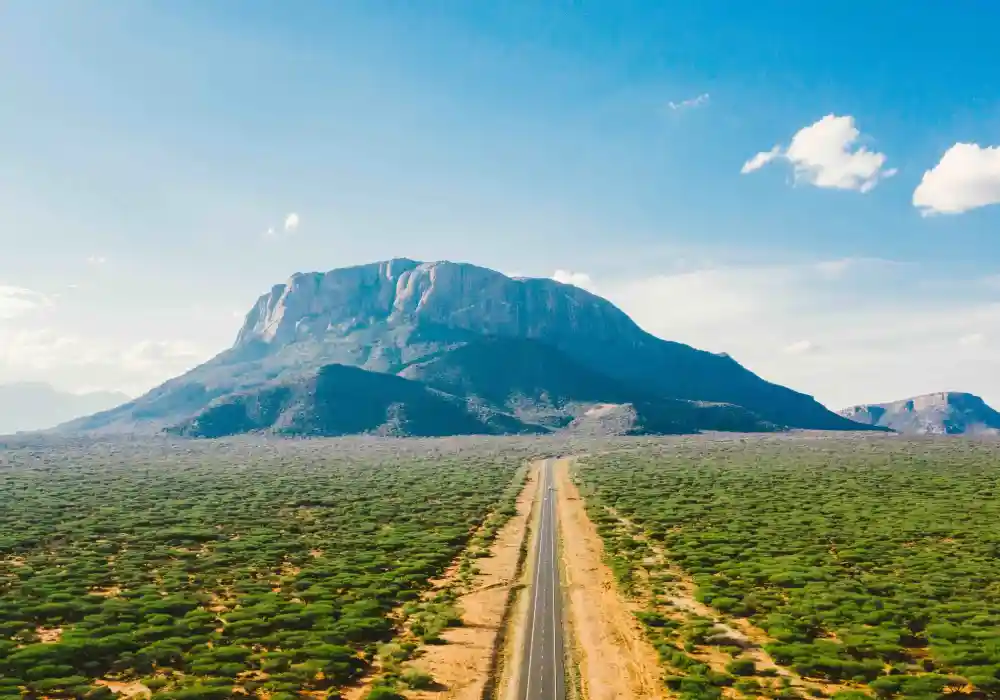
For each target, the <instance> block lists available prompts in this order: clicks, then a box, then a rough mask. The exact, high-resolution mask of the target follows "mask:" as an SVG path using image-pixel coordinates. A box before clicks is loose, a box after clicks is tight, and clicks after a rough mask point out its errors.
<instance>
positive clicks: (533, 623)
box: [518, 459, 566, 700]
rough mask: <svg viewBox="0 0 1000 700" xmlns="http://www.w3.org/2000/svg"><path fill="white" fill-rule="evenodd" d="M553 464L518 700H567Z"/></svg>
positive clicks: (545, 477) (545, 487)
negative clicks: (557, 558) (557, 559)
mask: <svg viewBox="0 0 1000 700" xmlns="http://www.w3.org/2000/svg"><path fill="white" fill-rule="evenodd" d="M552 463H553V460H550V459H547V460H545V461H544V462H543V463H542V474H541V479H542V481H541V485H542V491H541V496H542V511H541V515H540V517H539V519H538V523H539V525H538V540H537V549H536V553H535V567H534V579H533V581H532V584H531V588H530V589H529V594H530V595H531V598H530V599H529V601H528V627H527V629H528V634H527V642H526V644H527V646H526V647H525V649H524V653H523V655H522V658H521V674H520V675H521V683H520V686H521V687H520V689H519V693H518V698H521V699H523V700H564V698H565V697H566V688H565V687H564V676H563V624H562V592H561V591H560V589H559V565H558V562H557V561H556V551H557V550H556V507H555V502H556V499H555V493H554V492H553V491H552V486H553V483H552Z"/></svg>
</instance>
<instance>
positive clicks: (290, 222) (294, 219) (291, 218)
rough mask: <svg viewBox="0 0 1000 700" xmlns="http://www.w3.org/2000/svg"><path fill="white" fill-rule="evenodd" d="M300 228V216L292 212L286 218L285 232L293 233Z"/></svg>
mask: <svg viewBox="0 0 1000 700" xmlns="http://www.w3.org/2000/svg"><path fill="white" fill-rule="evenodd" d="M298 227H299V215H298V214H296V213H295V212H292V213H291V214H289V215H288V216H286V217H285V232H286V233H292V232H293V231H295V230H296V229H297V228H298Z"/></svg>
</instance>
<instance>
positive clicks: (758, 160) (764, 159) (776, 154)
mask: <svg viewBox="0 0 1000 700" xmlns="http://www.w3.org/2000/svg"><path fill="white" fill-rule="evenodd" d="M781 157H782V154H781V146H775V147H774V148H772V149H771V150H770V151H761V152H760V153H758V154H757V155H755V156H754V157H753V158H751V159H750V160H748V161H747V162H746V163H744V164H743V167H742V168H740V173H742V174H743V175H746V174H747V173H752V172H753V171H754V170H760V169H761V168H763V167H764V166H765V165H767V164H768V163H770V162H771V161H772V160H774V159H775V158H781Z"/></svg>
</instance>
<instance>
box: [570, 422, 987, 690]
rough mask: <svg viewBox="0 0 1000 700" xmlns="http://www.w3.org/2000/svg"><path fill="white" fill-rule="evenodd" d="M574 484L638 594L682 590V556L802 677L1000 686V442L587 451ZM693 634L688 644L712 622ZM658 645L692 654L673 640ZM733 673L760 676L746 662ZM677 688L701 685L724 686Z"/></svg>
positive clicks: (711, 595)
mask: <svg viewBox="0 0 1000 700" xmlns="http://www.w3.org/2000/svg"><path fill="white" fill-rule="evenodd" d="M575 478H576V479H577V480H578V482H579V483H580V485H581V491H582V493H583V495H584V497H585V498H586V499H587V501H588V507H589V509H590V512H591V513H592V517H594V519H595V521H596V522H597V525H598V530H599V531H600V532H601V534H602V536H603V537H604V539H605V542H606V546H607V547H608V549H609V550H610V551H609V560H610V562H611V564H612V566H613V567H614V569H615V573H616V575H617V576H618V578H619V581H620V582H621V583H622V585H623V587H624V588H625V589H626V590H628V589H629V586H630V585H632V583H633V582H634V581H636V580H642V581H648V582H650V584H651V585H652V587H653V590H654V593H655V592H657V591H659V592H660V593H664V592H667V593H669V591H670V587H671V580H672V578H673V577H674V576H673V573H675V572H671V571H668V570H667V569H669V568H671V567H672V566H677V567H679V568H680V569H681V570H682V571H683V572H684V573H685V574H686V575H689V576H690V577H692V578H693V580H694V582H695V584H696V591H697V592H696V595H697V598H698V599H699V600H700V601H701V602H703V603H706V604H708V605H710V606H712V607H713V608H714V609H715V610H717V611H719V612H720V613H722V615H723V617H725V616H730V617H745V618H749V619H750V620H751V621H752V622H753V623H754V624H755V625H757V626H758V627H760V628H761V629H763V630H764V631H765V632H766V633H767V634H768V636H769V637H770V639H772V640H773V641H772V643H770V644H768V645H766V647H765V648H766V650H767V651H768V652H769V653H770V654H771V656H772V657H773V658H774V659H775V661H776V662H777V663H779V664H781V665H784V666H786V667H789V668H791V669H792V670H794V671H795V672H796V673H797V674H799V675H801V676H803V677H805V678H809V679H814V680H820V681H829V682H836V683H847V684H850V685H853V686H855V687H857V688H859V689H860V690H864V691H865V692H866V693H869V694H871V695H878V696H881V697H892V696H899V697H908V698H918V697H919V698H931V697H940V696H942V695H945V694H948V695H949V696H954V695H956V694H957V695H973V696H976V697H989V698H997V697H1000V498H998V496H1000V442H986V441H983V442H976V441H966V440H950V439H944V440H931V439H921V440H905V439H901V438H885V437H879V438H867V439H853V440H852V439H846V438H810V439H806V438H802V439H790V438H788V437H783V438H780V439H773V438H771V439H766V438H749V439H738V440H727V441H718V442H708V441H704V440H688V441H678V442H676V443H673V444H670V445H665V446H662V447H651V448H644V449H642V450H633V451H621V452H613V453H610V454H606V455H602V456H600V457H595V458H590V459H586V460H584V461H582V462H581V463H580V464H579V465H578V468H577V470H576V477H575ZM611 514H613V516H612V515H611ZM617 517H624V518H627V519H628V520H629V521H630V522H632V523H634V524H635V525H636V526H638V527H639V528H641V531H642V537H641V538H634V537H630V536H624V535H622V531H621V528H616V527H615V526H614V525H613V522H614V521H615V520H616V519H617ZM653 548H656V549H657V550H658V551H660V552H661V553H664V554H665V555H666V561H665V562H663V561H661V562H660V563H659V564H658V563H657V561H656V558H655V557H651V556H650V552H651V551H652V550H653ZM644 615H645V617H644V619H643V621H644V622H645V623H646V625H647V627H648V628H650V629H653V630H657V629H659V628H662V627H663V625H664V624H665V623H664V620H662V619H661V618H659V617H657V615H656V614H655V612H649V613H646V614H644ZM668 626H669V625H668ZM689 627H690V629H687V630H686V631H685V630H680V632H681V633H683V634H684V635H686V637H685V638H686V639H687V640H688V648H689V649H691V648H693V645H694V644H696V643H702V642H703V641H704V640H705V636H706V632H707V631H709V626H708V625H705V624H702V628H698V623H697V622H695V623H692V624H691V625H689ZM668 631H669V630H668ZM657 633H658V634H659V632H657ZM718 643H721V644H725V643H726V642H725V641H722V642H718ZM732 651H733V653H734V654H736V653H738V650H737V649H733V650H732ZM661 656H663V657H664V659H665V665H667V666H668V667H670V668H672V669H678V668H679V667H683V666H684V665H685V663H686V662H685V659H684V655H683V652H682V651H680V650H678V649H674V648H672V647H670V648H662V649H661ZM675 657H676V658H675ZM727 671H728V673H729V674H731V675H732V676H735V677H737V678H738V677H740V676H746V675H751V674H752V673H753V672H754V671H753V665H752V663H750V662H747V661H745V660H740V659H736V660H734V661H733V662H732V663H731V664H730V666H729V667H728V668H727ZM689 675H690V674H689ZM713 681H714V682H713ZM669 682H670V685H671V687H674V688H675V689H677V690H678V692H680V693H681V694H687V695H694V696H704V695H717V693H716V691H714V690H712V689H711V688H710V687H709V686H713V685H718V684H719V683H718V681H717V680H716V679H712V678H709V677H707V674H705V673H696V674H694V678H691V677H689V676H676V677H673V678H671V679H670V681H669ZM736 688H737V690H740V689H742V692H745V693H746V694H749V695H755V694H757V692H756V690H755V689H754V688H753V687H752V685H751V684H750V683H744V682H737V684H736ZM855 694H857V693H855ZM845 697H846V696H845Z"/></svg>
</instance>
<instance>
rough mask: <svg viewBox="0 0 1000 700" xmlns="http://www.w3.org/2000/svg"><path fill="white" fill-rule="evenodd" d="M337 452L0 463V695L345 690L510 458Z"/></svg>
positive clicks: (505, 491)
mask: <svg viewBox="0 0 1000 700" xmlns="http://www.w3.org/2000/svg"><path fill="white" fill-rule="evenodd" d="M336 445H337V443H334V442H314V443H308V442H301V443H280V442H277V443H266V444H262V445H260V446H259V447H258V449H257V450H256V452H254V451H253V450H249V451H248V450H243V451H242V452H240V451H237V452H235V453H234V452H231V451H226V450H225V449H220V450H219V451H218V452H215V451H212V450H207V449H205V448H203V447H198V448H187V447H185V446H184V444H182V445H181V446H180V447H178V448H176V449H173V450H169V451H165V452H164V453H162V454H153V453H146V452H144V451H142V450H141V449H140V448H138V447H131V448H125V447H121V446H115V445H111V446H110V447H108V446H104V447H101V446H98V447H94V448H90V451H89V452H86V451H85V452H82V453H66V452H52V451H33V450H25V451H21V452H8V453H6V454H4V455H3V460H4V461H3V462H2V463H0V697H7V696H20V694H21V689H22V688H23V689H25V691H26V692H28V693H30V694H33V695H41V694H44V695H47V696H53V697H55V696H61V697H71V696H73V697H84V696H85V695H86V696H87V697H90V698H94V699H95V700H97V698H99V697H100V696H101V694H106V693H108V691H107V689H106V688H99V687H97V686H95V685H94V683H95V681H97V680H99V679H115V680H136V679H140V678H146V679H148V683H147V686H148V687H150V688H151V689H152V690H154V691H155V694H156V696H157V697H164V698H174V699H176V700H185V699H192V700H193V699H194V698H198V699H199V700H204V699H205V698H209V699H210V698H219V699H220V700H221V699H222V698H228V697H230V696H232V694H233V688H234V686H242V689H243V690H245V691H248V692H249V694H250V695H253V694H254V693H255V692H257V691H259V692H260V693H261V694H266V695H268V696H269V697H270V698H272V700H273V699H274V698H277V697H279V696H281V695H282V694H289V693H291V694H293V695H294V694H295V693H298V692H300V691H302V690H312V691H325V690H327V689H336V688H339V687H342V686H344V685H347V684H350V683H352V682H353V681H355V680H356V679H357V678H358V677H359V676H361V675H362V674H363V673H365V671H366V670H367V669H368V668H369V666H370V664H371V661H372V658H373V656H374V652H373V650H374V649H375V648H376V647H377V646H378V645H380V644H385V643H387V642H389V641H391V640H392V638H393V637H394V635H395V634H396V632H397V630H396V629H394V622H393V619H392V618H390V616H389V613H390V612H391V611H392V610H393V609H394V608H396V607H398V606H400V605H402V604H403V603H404V602H405V601H407V600H412V599H414V598H415V597H416V596H418V595H419V592H420V591H422V590H424V589H425V588H426V587H427V586H428V579H430V578H433V577H435V576H438V575H439V574H440V573H441V572H442V571H443V570H444V568H445V567H446V566H447V565H448V563H449V562H451V561H452V560H453V559H454V558H455V557H456V555H457V554H458V553H459V552H460V551H461V550H462V548H463V547H464V546H465V545H466V543H467V542H468V540H469V539H470V536H471V535H472V533H473V532H474V531H475V530H476V528H477V527H479V526H480V525H481V524H482V523H483V521H484V520H485V518H486V516H487V514H488V513H489V512H490V510H491V509H492V508H494V507H496V506H498V505H501V501H502V499H504V498H510V496H511V494H512V493H513V492H512V491H511V490H510V489H509V488H507V487H508V486H509V485H510V484H511V483H512V480H513V478H514V475H515V473H516V472H517V469H518V466H519V464H520V461H521V460H520V459H518V458H517V457H513V456H511V457H508V456H499V455H485V456H479V457H476V456H471V457H456V456H454V455H451V456H437V457H419V456H405V457H402V456H394V455H392V454H391V453H384V454H381V455H380V456H379V457H378V458H358V457H352V455H351V454H350V453H343V452H338V450H337V448H336ZM324 446H326V448H325V449H323V447H324ZM234 455H238V456H234ZM481 544H482V543H481V542H480V545H481ZM423 614H424V618H423V624H425V626H426V633H427V634H428V635H436V634H437V633H438V632H440V630H441V629H442V628H443V627H445V626H448V625H452V624H456V623H457V622H458V620H457V619H456V618H457V614H456V612H455V610H454V608H452V607H450V606H449V605H447V604H446V603H445V602H442V603H441V604H440V605H436V606H430V607H428V609H427V610H426V611H425V612H424V613H423ZM410 680H412V681H413V682H414V683H416V684H418V685H419V684H420V683H421V681H422V680H423V679H421V678H418V677H416V676H414V677H413V678H412V679H410ZM239 697H243V698H246V697H247V696H246V695H243V694H240V695H239Z"/></svg>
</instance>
